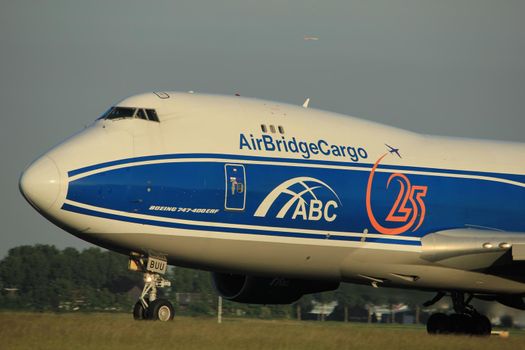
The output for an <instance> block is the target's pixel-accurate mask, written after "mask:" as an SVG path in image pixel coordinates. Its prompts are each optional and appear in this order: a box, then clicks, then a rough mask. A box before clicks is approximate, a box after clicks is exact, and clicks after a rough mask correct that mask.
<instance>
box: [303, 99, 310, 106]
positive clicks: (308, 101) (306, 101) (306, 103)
mask: <svg viewBox="0 0 525 350" xmlns="http://www.w3.org/2000/svg"><path fill="white" fill-rule="evenodd" d="M309 103H310V97H308V98H307V99H306V100H304V103H303V108H308V104H309Z"/></svg>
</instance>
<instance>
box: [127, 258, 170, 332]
mask: <svg viewBox="0 0 525 350" xmlns="http://www.w3.org/2000/svg"><path fill="white" fill-rule="evenodd" d="M129 259H130V260H129V268H130V270H133V271H139V272H142V273H143V274H144V288H143V289H142V293H141V294H140V297H139V300H138V301H137V303H136V304H135V306H134V307H133V318H134V319H135V320H159V321H164V322H165V321H171V320H173V317H174V316H175V310H174V308H173V305H172V304H171V303H170V302H169V301H168V300H166V299H158V298H157V288H165V287H170V286H171V282H170V281H168V280H167V279H165V278H163V277H162V276H161V275H163V274H165V273H166V271H167V268H168V263H167V262H166V260H165V259H163V258H159V257H151V256H150V257H148V258H147V259H145V258H144V257H143V256H140V255H133V254H132V255H130V258H129Z"/></svg>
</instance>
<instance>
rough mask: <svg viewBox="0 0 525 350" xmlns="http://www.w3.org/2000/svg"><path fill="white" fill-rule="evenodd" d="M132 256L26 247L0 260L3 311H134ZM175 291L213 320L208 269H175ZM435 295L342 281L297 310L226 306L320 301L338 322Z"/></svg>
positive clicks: (268, 313) (295, 314)
mask: <svg viewBox="0 0 525 350" xmlns="http://www.w3.org/2000/svg"><path fill="white" fill-rule="evenodd" d="M127 266H128V257H127V256H124V255H121V254H118V253H114V252H111V251H106V250H101V249H99V248H89V249H84V250H82V251H79V250H77V249H75V248H65V249H63V250H60V249H57V248H56V247H54V246H50V245H34V246H20V247H16V248H12V249H10V250H9V252H8V254H7V256H6V257H5V258H4V259H2V260H1V261H0V290H1V293H0V308H2V309H20V310H34V311H55V312H61V311H63V312H67V311H84V312H89V311H122V312H128V311H130V310H131V308H132V306H133V304H134V303H135V302H136V298H137V297H138V293H139V292H140V291H141V290H142V286H143V282H142V274H140V273H137V272H133V271H129V270H128V268H127ZM167 278H168V279H170V280H171V281H172V287H171V288H169V289H164V290H162V292H161V293H163V294H164V295H163V297H165V298H168V299H170V300H171V301H172V302H173V304H174V305H175V307H176V312H178V313H179V314H183V315H194V316H212V315H215V314H216V312H217V294H216V293H215V291H214V289H213V287H212V284H211V279H210V274H209V273H208V272H205V271H199V270H193V269H188V268H181V267H175V268H171V269H170V270H169V271H168V276H167ZM431 297H432V295H431V294H429V293H423V292H417V291H407V290H397V289H386V288H372V287H369V286H361V285H352V284H346V283H343V284H341V286H340V287H339V289H337V290H335V291H332V292H325V293H318V294H313V295H306V296H304V297H302V298H301V299H300V300H299V301H297V302H296V303H294V304H292V305H277V306H273V305H251V304H239V303H235V302H229V301H224V303H223V313H224V315H225V316H230V317H235V316H245V317H258V318H301V319H304V318H308V317H310V318H311V317H313V316H312V315H311V314H309V311H310V310H311V309H312V307H313V305H314V304H313V301H315V302H318V303H327V302H331V301H337V302H338V305H337V307H336V308H335V310H334V312H333V313H332V314H331V316H330V317H331V318H332V319H338V320H349V319H350V320H356V319H363V317H364V318H366V316H367V315H366V314H367V311H366V308H365V306H366V305H367V304H374V305H380V304H383V305H393V304H399V303H403V304H406V305H408V306H409V307H411V308H413V309H415V308H416V306H417V305H420V304H421V303H422V302H423V301H425V300H428V299H429V298H431Z"/></svg>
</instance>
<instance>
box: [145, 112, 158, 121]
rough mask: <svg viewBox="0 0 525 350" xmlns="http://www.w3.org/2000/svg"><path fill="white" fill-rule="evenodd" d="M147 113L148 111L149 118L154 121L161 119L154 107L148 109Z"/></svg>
mask: <svg viewBox="0 0 525 350" xmlns="http://www.w3.org/2000/svg"><path fill="white" fill-rule="evenodd" d="M146 113H148V119H149V120H151V121H154V122H158V121H159V117H158V116H157V112H156V111H155V110H154V109H146Z"/></svg>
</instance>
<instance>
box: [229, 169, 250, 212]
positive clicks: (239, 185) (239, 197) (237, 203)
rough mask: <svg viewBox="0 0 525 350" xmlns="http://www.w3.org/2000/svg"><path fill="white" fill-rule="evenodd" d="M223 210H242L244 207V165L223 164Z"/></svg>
mask: <svg viewBox="0 0 525 350" xmlns="http://www.w3.org/2000/svg"><path fill="white" fill-rule="evenodd" d="M224 174H225V192H224V209H226V210H238V211H242V210H244V206H245V205H246V173H245V170H244V165H240V164H225V165H224Z"/></svg>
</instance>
